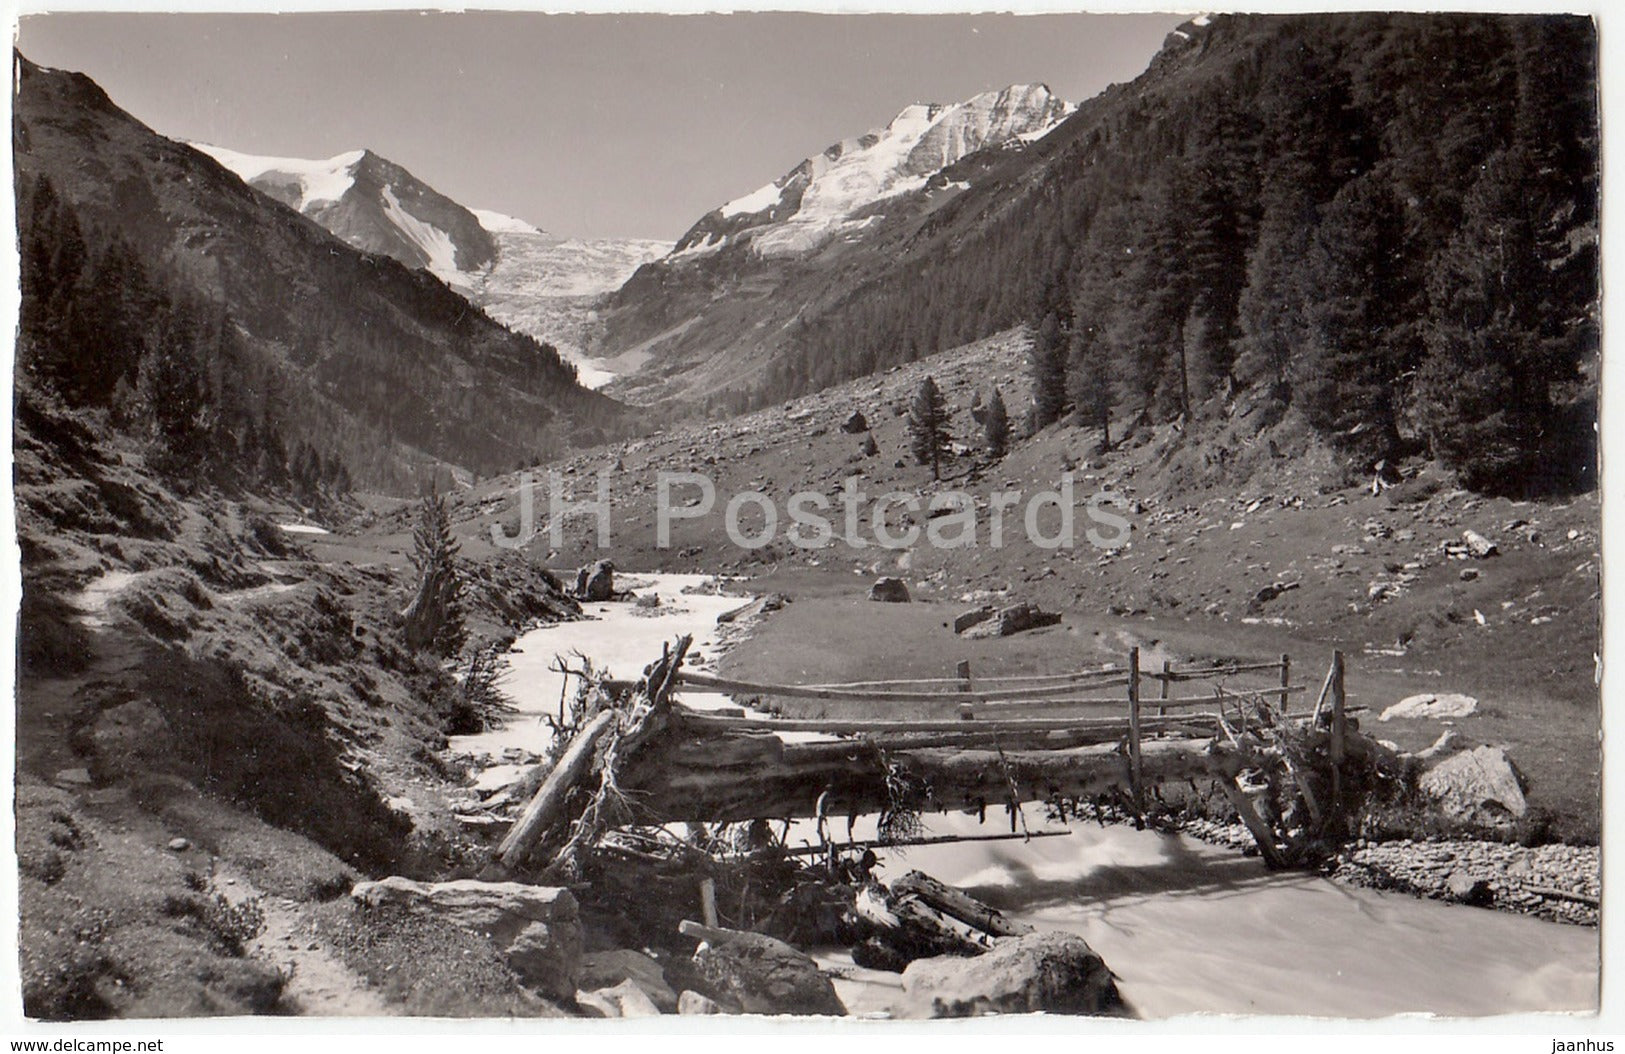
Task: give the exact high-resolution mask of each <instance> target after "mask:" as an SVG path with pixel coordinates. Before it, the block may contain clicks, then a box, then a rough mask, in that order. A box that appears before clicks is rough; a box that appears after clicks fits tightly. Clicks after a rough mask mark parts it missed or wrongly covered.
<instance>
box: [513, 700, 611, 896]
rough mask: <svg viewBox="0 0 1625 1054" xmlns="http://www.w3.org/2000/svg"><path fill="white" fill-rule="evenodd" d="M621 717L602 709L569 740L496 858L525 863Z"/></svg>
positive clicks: (557, 816) (561, 810)
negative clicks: (605, 737) (599, 743)
mask: <svg viewBox="0 0 1625 1054" xmlns="http://www.w3.org/2000/svg"><path fill="white" fill-rule="evenodd" d="M619 716H620V715H619V713H618V712H617V711H615V710H614V709H609V710H603V711H600V712H599V714H598V716H597V717H595V718H593V719H592V720H591V721H590V722H588V724H587V726H586V727H585V728H583V729H581V730H580V731H579V732H577V733H576V734H575V738H574V739H572V740H570V745H569V746H568V747H566V748H565V751H564V753H563V754H562V755H561V756H560V757H559V760H558V764H556V765H554V766H553V770H552V771H551V772H549V773H548V774H547V778H546V779H545V780H543V781H542V785H541V787H540V788H539V789H538V790H537V791H536V796H535V797H534V798H532V799H531V800H530V804H529V805H528V806H526V807H525V811H524V813H523V814H522V815H521V816H520V817H519V822H518V823H516V824H514V825H513V829H512V830H510V831H509V832H508V835H507V837H506V838H504V839H502V844H501V845H499V846H497V857H498V858H499V859H500V860H501V861H502V864H503V866H504V867H509V868H516V867H519V866H520V865H521V864H523V863H524V862H525V858H526V857H527V856H529V855H530V851H531V849H532V848H533V847H534V846H535V845H536V842H537V840H538V839H540V838H541V837H542V835H544V834H546V833H547V831H548V829H549V828H551V827H552V826H553V825H554V824H555V823H557V822H558V821H559V819H560V817H561V815H562V812H563V808H564V803H565V800H566V799H567V798H568V797H569V795H570V792H571V791H572V790H574V789H575V787H576V784H578V783H580V782H581V778H582V776H583V775H584V774H585V773H586V771H587V768H588V766H589V765H591V764H592V760H593V755H594V753H595V752H596V750H597V747H598V741H599V740H600V739H602V738H603V737H604V734H605V733H606V732H608V731H609V730H610V729H612V728H614V727H615V721H616V718H618V717H619Z"/></svg>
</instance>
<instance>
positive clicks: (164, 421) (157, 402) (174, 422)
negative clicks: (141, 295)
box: [137, 304, 211, 478]
mask: <svg viewBox="0 0 1625 1054" xmlns="http://www.w3.org/2000/svg"><path fill="white" fill-rule="evenodd" d="M201 325H202V324H201V322H200V321H199V319H198V315H197V312H196V310H195V309H194V308H193V307H192V306H191V305H187V304H177V305H174V306H173V308H172V310H171V312H170V314H169V317H168V318H166V319H163V320H161V321H160V323H159V332H158V333H157V334H156V335H155V336H154V337H153V338H152V343H151V345H149V347H148V348H147V349H146V352H145V354H144V355H143V357H142V361H141V372H140V379H139V383H138V385H137V388H138V391H139V393H140V402H141V405H142V407H143V410H144V411H145V415H146V419H147V421H148V422H149V427H150V429H151V437H152V440H153V443H154V447H155V462H156V463H157V465H158V466H159V467H160V468H161V469H162V470H163V471H165V472H168V473H171V474H172V475H174V476H176V477H179V478H191V477H192V476H193V475H195V474H196V473H197V472H198V470H199V469H200V467H201V466H202V465H203V463H204V461H205V460H206V459H207V458H208V456H209V453H210V451H209V432H210V427H211V419H210V416H209V403H208V392H207V389H206V388H205V386H204V380H203V371H202V369H201V368H200V367H199V365H198V361H197V352H196V350H195V349H196V346H197V344H198V343H199V342H200V341H201V340H202V339H203V336H202V330H201Z"/></svg>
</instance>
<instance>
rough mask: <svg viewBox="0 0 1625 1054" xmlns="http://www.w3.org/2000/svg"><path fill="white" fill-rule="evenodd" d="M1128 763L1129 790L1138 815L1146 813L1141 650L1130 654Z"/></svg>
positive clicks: (1137, 649)
mask: <svg viewBox="0 0 1625 1054" xmlns="http://www.w3.org/2000/svg"><path fill="white" fill-rule="evenodd" d="M1128 761H1129V790H1130V791H1131V792H1132V794H1133V796H1134V811H1135V813H1136V814H1139V813H1142V812H1144V811H1145V802H1144V795H1143V789H1142V787H1141V781H1140V649H1139V648H1132V649H1130V650H1129V653H1128Z"/></svg>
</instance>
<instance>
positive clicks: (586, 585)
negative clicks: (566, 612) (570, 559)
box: [576, 560, 615, 602]
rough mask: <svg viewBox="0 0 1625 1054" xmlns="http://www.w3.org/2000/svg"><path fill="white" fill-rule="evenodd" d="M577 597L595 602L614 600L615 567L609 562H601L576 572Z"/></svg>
mask: <svg viewBox="0 0 1625 1054" xmlns="http://www.w3.org/2000/svg"><path fill="white" fill-rule="evenodd" d="M576 597H577V598H578V599H581V600H590V601H595V602H598V601H604V600H613V599H614V598H615V565H614V564H613V563H611V562H610V561H608V560H600V561H598V562H597V563H595V564H593V565H592V566H590V567H583V568H581V569H579V570H578V571H576Z"/></svg>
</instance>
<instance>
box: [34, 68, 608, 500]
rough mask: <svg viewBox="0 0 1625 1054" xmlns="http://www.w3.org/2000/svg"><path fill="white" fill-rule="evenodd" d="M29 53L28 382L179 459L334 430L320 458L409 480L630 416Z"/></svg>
mask: <svg viewBox="0 0 1625 1054" xmlns="http://www.w3.org/2000/svg"><path fill="white" fill-rule="evenodd" d="M17 65H18V92H17V97H16V120H15V125H14V129H13V135H14V145H15V152H16V166H17V173H16V175H17V185H18V216H19V226H20V231H21V248H22V258H23V266H22V277H23V312H22V332H21V340H20V343H19V355H18V371H19V380H20V382H21V383H22V385H23V387H24V388H25V389H29V390H32V389H35V388H38V389H42V390H49V391H51V392H54V393H55V394H56V395H58V396H60V397H61V398H62V399H63V400H64V401H65V402H66V403H67V404H68V405H71V406H82V407H85V408H92V409H95V408H105V409H107V410H108V411H109V412H110V417H111V420H112V422H113V423H114V424H115V426H127V427H129V428H131V429H133V430H137V431H142V432H150V433H151V434H152V435H153V436H154V437H155V439H156V440H157V441H158V442H159V443H160V444H161V445H163V446H165V447H166V448H168V455H169V457H170V458H171V459H172V462H173V465H174V467H175V468H177V469H187V468H189V467H190V468H196V467H202V466H204V465H208V466H210V467H211V468H212V469H218V470H222V471H225V472H231V473H238V474H251V475H252V474H256V473H258V472H260V468H259V466H261V465H263V466H264V472H265V473H268V474H269V475H270V476H276V475H278V474H281V473H285V472H287V471H288V470H289V468H290V467H297V466H290V464H289V461H290V459H291V458H292V457H293V454H292V452H293V451H294V450H307V449H308V450H315V449H318V448H319V451H320V453H319V457H320V460H321V464H320V465H319V466H318V467H317V469H316V472H317V474H318V475H321V476H337V475H339V474H340V473H341V472H342V474H343V475H344V476H346V477H348V478H349V479H353V480H354V482H355V483H357V484H358V485H366V486H372V487H379V488H384V489H391V490H397V491H402V490H410V489H412V488H413V487H415V486H416V485H418V484H419V483H421V482H422V480H423V478H424V476H425V474H426V473H433V472H442V473H443V472H445V471H447V470H450V471H454V472H456V471H462V472H473V473H491V472H498V471H504V470H508V469H512V468H515V467H516V466H519V465H522V464H530V463H533V462H534V461H536V460H537V459H538V458H541V457H545V456H548V455H551V454H554V453H557V452H559V451H561V450H563V449H566V448H567V447H568V446H569V445H571V444H573V443H576V442H591V441H594V440H597V439H600V438H602V437H603V435H604V434H605V432H604V430H605V429H606V428H609V429H614V428H618V427H620V422H621V420H622V415H621V411H620V407H619V406H618V405H617V404H616V403H614V402H613V401H611V400H609V399H606V398H604V397H603V396H600V395H597V394H595V393H592V392H590V391H587V390H585V389H584V388H582V387H581V386H580V385H579V384H577V382H576V377H575V373H574V371H573V369H572V368H571V367H570V366H569V365H568V364H566V363H564V362H563V361H562V360H561V359H560V358H559V356H558V355H557V353H556V352H555V351H554V350H553V349H552V348H550V347H548V346H546V345H543V344H540V343H538V342H537V341H535V340H533V339H531V338H529V337H525V336H522V335H519V334H515V333H513V332H511V331H509V330H507V329H505V328H504V327H502V326H500V325H498V324H497V323H495V322H493V321H491V319H489V318H488V317H486V316H485V315H484V314H482V313H481V312H480V311H479V310H478V309H476V308H473V307H471V306H470V305H469V304H468V302H467V301H466V300H464V299H463V298H462V297H460V296H458V295H457V294H456V293H454V292H452V291H451V290H450V289H448V288H446V287H445V286H444V285H442V284H441V283H440V282H439V281H438V280H436V279H435V278H433V277H432V276H430V275H429V274H427V273H426V272H423V271H413V270H409V269H408V268H406V267H405V266H403V265H402V264H400V263H398V262H397V261H395V260H392V259H390V258H388V257H385V256H380V255H374V254H370V253H365V252H361V251H358V250H356V249H354V248H351V247H350V246H348V245H346V244H344V243H343V242H342V241H340V240H338V239H337V238H335V237H334V236H333V235H331V234H329V233H328V232H327V231H325V230H323V229H322V228H321V227H320V226H318V225H317V224H315V223H314V222H312V221H310V220H308V219H306V218H305V217H303V216H301V215H299V214H298V213H297V212H296V211H294V210H293V209H290V208H288V207H287V206H285V205H283V204H281V203H279V202H276V201H274V200H272V199H271V198H270V197H267V196H266V195H264V194H262V193H261V192H259V191H257V190H254V189H251V188H250V187H248V186H247V185H245V184H244V183H243V182H242V181H241V180H239V179H238V178H237V177H236V176H235V175H233V174H231V173H230V172H228V171H227V170H226V169H224V168H222V167H221V166H220V165H219V164H217V163H216V162H215V161H213V160H212V159H210V158H208V157H206V156H205V155H204V154H202V153H200V152H198V151H196V150H194V149H192V148H191V147H188V146H185V145H183V144H180V143H176V142H173V141H170V140H168V139H165V138H163V137H161V136H159V135H157V134H155V133H154V132H152V131H151V130H150V129H148V128H147V127H145V126H144V125H142V124H141V123H139V122H138V121H136V120H135V119H134V118H132V117H130V116H129V115H128V114H126V113H124V112H123V111H122V110H120V109H119V108H118V107H117V106H115V105H114V104H113V103H112V102H111V101H110V100H109V99H108V97H107V96H106V94H105V93H103V92H102V90H101V89H100V88H98V87H97V86H96V85H95V84H94V83H93V82H92V81H91V80H90V79H89V78H87V77H84V76H82V75H79V74H74V73H68V72H62V71H56V70H47V69H44V68H41V67H39V66H36V65H34V64H32V63H30V62H28V61H27V60H26V59H24V58H22V57H21V56H18V57H17ZM304 456H305V459H306V460H307V461H308V459H309V455H308V454H306V455H304ZM306 468H307V469H308V468H309V466H308V465H307V466H306Z"/></svg>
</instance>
